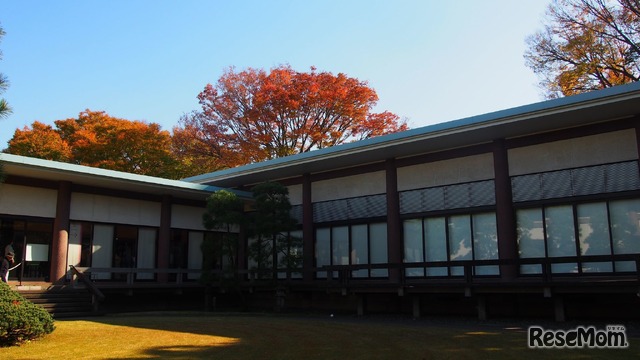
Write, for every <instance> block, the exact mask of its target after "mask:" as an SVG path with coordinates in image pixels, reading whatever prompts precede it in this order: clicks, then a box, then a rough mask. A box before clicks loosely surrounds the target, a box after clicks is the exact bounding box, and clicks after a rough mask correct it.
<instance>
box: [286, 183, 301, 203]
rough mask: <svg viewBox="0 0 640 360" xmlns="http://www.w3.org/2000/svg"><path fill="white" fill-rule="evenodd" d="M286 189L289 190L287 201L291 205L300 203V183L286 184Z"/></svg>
mask: <svg viewBox="0 0 640 360" xmlns="http://www.w3.org/2000/svg"><path fill="white" fill-rule="evenodd" d="M287 189H288V190H289V202H290V203H291V205H300V204H302V185H301V184H299V185H291V186H287Z"/></svg>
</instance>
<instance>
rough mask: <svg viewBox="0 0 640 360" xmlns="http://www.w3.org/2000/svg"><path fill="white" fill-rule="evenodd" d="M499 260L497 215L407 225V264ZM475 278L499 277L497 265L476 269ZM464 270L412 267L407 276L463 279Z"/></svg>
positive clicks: (426, 220) (425, 220)
mask: <svg viewBox="0 0 640 360" xmlns="http://www.w3.org/2000/svg"><path fill="white" fill-rule="evenodd" d="M493 259H498V236H497V228H496V216H495V213H492V212H491V213H479V214H473V215H468V214H465V215H453V216H440V217H428V218H422V219H408V220H405V221H404V262H405V263H412V262H416V263H421V262H437V261H452V262H455V261H462V260H493ZM473 271H474V274H475V275H498V274H499V267H498V266H497V265H482V266H475V267H474V269H473ZM463 274H464V268H463V267H462V266H442V267H440V266H438V267H409V268H407V270H406V275H407V276H460V275H463Z"/></svg>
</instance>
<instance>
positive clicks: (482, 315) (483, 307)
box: [478, 295, 487, 320]
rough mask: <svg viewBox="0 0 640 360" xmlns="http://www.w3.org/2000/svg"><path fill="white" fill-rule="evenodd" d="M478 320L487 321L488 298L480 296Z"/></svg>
mask: <svg viewBox="0 0 640 360" xmlns="http://www.w3.org/2000/svg"><path fill="white" fill-rule="evenodd" d="M478 320H487V298H486V296H484V295H478Z"/></svg>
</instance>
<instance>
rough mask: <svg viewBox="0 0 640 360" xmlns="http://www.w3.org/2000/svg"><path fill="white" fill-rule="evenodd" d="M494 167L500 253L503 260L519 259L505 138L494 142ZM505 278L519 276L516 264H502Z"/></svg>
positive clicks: (502, 272) (501, 270) (501, 271)
mask: <svg viewBox="0 0 640 360" xmlns="http://www.w3.org/2000/svg"><path fill="white" fill-rule="evenodd" d="M493 168H494V176H495V194H496V221H497V227H498V253H499V255H500V259H501V260H514V261H515V260H517V259H518V245H517V236H516V217H515V211H514V208H513V193H512V191H511V178H510V176H509V157H508V153H507V148H506V146H505V141H504V139H498V140H494V142H493ZM500 275H501V277H502V279H503V280H512V279H515V278H516V277H517V276H518V267H517V266H516V265H515V264H508V265H502V266H500Z"/></svg>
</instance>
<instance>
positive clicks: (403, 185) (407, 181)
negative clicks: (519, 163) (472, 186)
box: [398, 153, 494, 191]
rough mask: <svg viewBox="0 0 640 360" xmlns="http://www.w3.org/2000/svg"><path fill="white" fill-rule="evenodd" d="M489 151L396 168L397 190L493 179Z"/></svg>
mask: <svg viewBox="0 0 640 360" xmlns="http://www.w3.org/2000/svg"><path fill="white" fill-rule="evenodd" d="M493 177H494V172H493V155H492V154H491V153H487V154H480V155H472V156H466V157H462V158H456V159H450V160H442V161H434V162H430V163H425V164H418V165H412V166H404V167H400V168H398V191H404V190H412V189H422V188H427V187H433V186H442V185H449V184H458V183H464V182H471V181H479V180H488V179H493Z"/></svg>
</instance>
